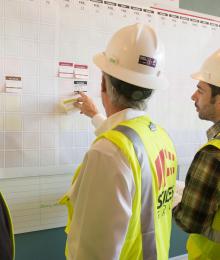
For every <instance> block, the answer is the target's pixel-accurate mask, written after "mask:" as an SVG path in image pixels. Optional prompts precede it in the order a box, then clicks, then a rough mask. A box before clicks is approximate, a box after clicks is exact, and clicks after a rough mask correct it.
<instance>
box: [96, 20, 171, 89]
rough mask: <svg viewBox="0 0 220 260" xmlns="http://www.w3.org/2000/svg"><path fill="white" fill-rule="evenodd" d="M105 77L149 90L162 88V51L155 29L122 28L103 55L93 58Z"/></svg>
mask: <svg viewBox="0 0 220 260" xmlns="http://www.w3.org/2000/svg"><path fill="white" fill-rule="evenodd" d="M93 61H94V63H95V64H96V65H97V66H98V67H99V68H100V69H101V70H102V71H104V72H105V73H107V74H109V75H111V76H113V77H115V78H117V79H120V80H122V81H125V82H127V83H130V84H133V85H136V86H139V87H142V88H149V89H158V88H164V87H166V86H167V85H168V81H167V79H166V78H165V76H164V75H163V66H164V48H163V46H162V44H161V42H160V40H159V39H158V36H157V34H156V32H155V31H154V29H153V28H152V27H150V26H148V25H145V24H134V25H130V26H126V27H123V28H122V29H120V30H119V31H117V32H116V33H115V34H114V35H113V36H112V38H111V39H110V41H109V43H108V45H107V48H106V50H105V52H103V53H99V54H97V55H95V56H94V58H93Z"/></svg>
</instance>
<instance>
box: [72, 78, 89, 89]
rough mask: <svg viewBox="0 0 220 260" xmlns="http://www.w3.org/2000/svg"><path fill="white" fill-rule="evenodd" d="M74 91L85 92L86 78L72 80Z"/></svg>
mask: <svg viewBox="0 0 220 260" xmlns="http://www.w3.org/2000/svg"><path fill="white" fill-rule="evenodd" d="M74 91H83V92H87V81H86V80H74Z"/></svg>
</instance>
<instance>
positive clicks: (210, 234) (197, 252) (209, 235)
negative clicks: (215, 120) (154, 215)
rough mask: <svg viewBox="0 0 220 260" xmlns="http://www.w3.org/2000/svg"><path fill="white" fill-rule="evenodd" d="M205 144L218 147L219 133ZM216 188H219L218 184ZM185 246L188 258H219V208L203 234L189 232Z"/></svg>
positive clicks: (191, 259) (219, 142)
mask: <svg viewBox="0 0 220 260" xmlns="http://www.w3.org/2000/svg"><path fill="white" fill-rule="evenodd" d="M218 138H219V139H218ZM207 145H212V146H215V147H216V148H218V149H220V135H218V136H217V138H216V139H212V140H210V141H209V142H208V143H207V144H205V145H204V146H203V147H205V146H207ZM203 147H202V148H203ZM202 148H200V150H201V149H202ZM219 185H220V184H219ZM218 189H219V190H220V186H219V187H218ZM186 247H187V250H188V256H189V259H190V260H196V259H198V260H218V259H220V209H218V211H217V212H216V214H215V217H214V219H213V222H212V226H211V227H210V228H209V229H207V230H206V231H205V232H204V235H200V234H191V235H190V236H189V238H188V241H187V246H186Z"/></svg>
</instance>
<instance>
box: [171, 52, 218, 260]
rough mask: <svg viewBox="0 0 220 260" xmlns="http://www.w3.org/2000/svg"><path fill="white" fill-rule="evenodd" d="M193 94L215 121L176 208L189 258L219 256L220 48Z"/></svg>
mask: <svg viewBox="0 0 220 260" xmlns="http://www.w3.org/2000/svg"><path fill="white" fill-rule="evenodd" d="M192 78H193V79H196V80H198V81H199V82H198V85H197V90H196V91H195V93H194V94H193V95H192V100H193V101H194V102H195V107H196V111H197V112H198V115H199V118H200V119H202V120H208V121H211V122H213V123H214V124H213V126H212V127H211V128H210V129H208V131H207V137H208V142H207V143H206V144H205V145H204V146H202V147H201V148H200V149H199V151H198V152H197V153H196V155H195V157H194V159H193V162H192V164H191V166H190V168H189V170H188V173H187V177H186V182H185V189H184V191H183V197H182V200H181V202H180V203H179V204H178V205H177V206H176V207H175V208H174V211H173V214H174V217H175V220H176V223H177V224H178V225H179V226H180V227H181V228H182V229H183V230H184V231H186V232H188V233H190V236H189V239H188V241H187V250H188V256H189V259H199V260H217V259H220V49H219V50H218V51H216V52H215V53H214V54H212V55H211V56H210V57H209V58H208V59H206V61H205V62H204V64H203V65H202V67H201V69H200V71H199V72H198V73H195V74H193V75H192Z"/></svg>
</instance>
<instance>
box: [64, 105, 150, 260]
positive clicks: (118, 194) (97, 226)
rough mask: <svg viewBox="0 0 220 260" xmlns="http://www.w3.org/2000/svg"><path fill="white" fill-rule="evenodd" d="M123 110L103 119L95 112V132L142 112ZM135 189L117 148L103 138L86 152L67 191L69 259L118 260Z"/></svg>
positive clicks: (102, 130) (129, 170)
mask: <svg viewBox="0 0 220 260" xmlns="http://www.w3.org/2000/svg"><path fill="white" fill-rule="evenodd" d="M145 114H146V112H144V111H139V110H134V109H125V110H123V111H120V112H118V113H115V114H113V115H112V116H110V117H108V118H107V119H105V118H104V117H103V116H101V115H96V116H95V117H94V118H93V119H92V123H93V125H94V126H95V127H97V128H96V131H95V133H96V135H100V134H101V133H103V132H105V131H107V130H110V129H112V128H113V127H115V126H116V125H118V124H119V123H120V122H122V121H125V120H129V119H133V118H135V117H139V116H142V115H145ZM134 192H135V184H134V179H133V173H132V171H131V169H130V166H129V163H128V161H127V159H126V158H125V157H124V155H123V154H122V153H121V151H120V150H119V148H118V147H117V146H115V145H114V144H113V143H112V142H110V141H109V140H107V139H105V138H102V139H100V140H98V141H97V142H96V143H94V144H92V146H91V147H90V149H89V151H88V152H87V153H86V155H85V157H84V160H83V164H82V168H81V172H80V174H79V176H78V178H77V180H76V182H75V183H74V185H73V186H72V187H71V188H70V190H69V191H68V194H69V196H70V201H71V203H72V204H73V207H74V214H73V219H72V222H71V226H70V232H69V234H68V237H67V246H68V251H69V258H68V259H69V260H76V259H80V260H99V259H100V260H103V259H105V260H118V259H119V257H120V252H121V249H122V247H123V243H124V240H125V237H126V232H127V228H128V224H129V220H130V217H131V214H132V200H133V195H134Z"/></svg>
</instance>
